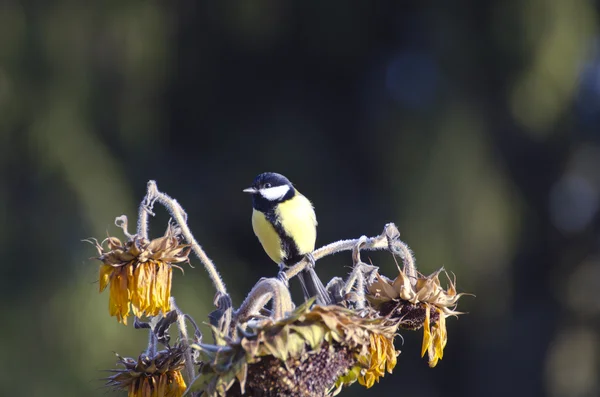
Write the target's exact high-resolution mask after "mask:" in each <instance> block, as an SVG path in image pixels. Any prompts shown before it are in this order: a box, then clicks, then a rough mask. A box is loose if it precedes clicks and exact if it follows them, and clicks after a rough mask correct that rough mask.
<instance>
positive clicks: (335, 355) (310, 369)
mask: <svg viewBox="0 0 600 397" xmlns="http://www.w3.org/2000/svg"><path fill="white" fill-rule="evenodd" d="M311 303H312V302H310V301H309V302H307V303H306V304H304V305H302V306H300V307H298V308H297V309H296V310H295V311H294V312H293V313H291V314H290V315H289V316H288V317H286V318H283V319H281V320H277V321H274V320H271V319H267V320H263V322H261V323H260V324H259V325H256V326H252V327H246V328H245V329H243V330H241V331H240V337H239V338H238V339H236V340H228V339H224V338H218V340H217V344H216V345H193V346H192V347H193V348H195V349H197V350H198V352H199V354H200V359H201V361H202V362H203V364H202V366H201V369H200V378H199V379H198V381H197V384H196V385H195V389H196V390H203V391H204V392H205V393H207V395H209V396H225V395H236V394H237V395H241V394H244V393H248V395H262V396H281V395H285V396H309V395H310V396H312V395H324V394H325V393H332V394H334V393H336V392H338V391H339V389H341V387H342V386H344V385H348V384H351V383H353V382H354V381H356V380H358V381H359V383H361V384H363V385H366V386H367V387H370V386H372V385H373V382H374V381H375V380H377V379H378V378H379V377H380V376H383V371H382V369H387V370H388V371H391V369H392V368H393V367H394V365H395V363H396V355H397V352H396V351H395V350H394V348H393V338H394V334H395V331H396V328H397V327H396V325H394V324H390V323H389V322H387V321H386V320H384V319H382V318H380V317H369V316H361V315H360V314H359V313H356V312H354V311H351V310H348V309H344V308H341V307H339V306H314V307H312V308H310V304H311ZM334 386H337V387H334Z"/></svg>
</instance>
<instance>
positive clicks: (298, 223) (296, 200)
mask: <svg viewBox="0 0 600 397" xmlns="http://www.w3.org/2000/svg"><path fill="white" fill-rule="evenodd" d="M275 214H276V215H277V218H278V219H279V220H280V222H281V225H282V226H283V230H285V233H286V234H287V235H288V236H290V237H292V239H293V240H294V242H295V243H296V247H297V248H298V253H299V254H301V255H303V254H308V253H310V252H313V251H314V250H315V241H316V240H317V216H316V215H315V210H314V209H313V206H312V204H311V202H310V201H308V199H307V198H306V197H304V196H303V195H301V194H300V193H299V192H296V195H295V196H294V197H293V198H292V199H290V200H287V201H284V202H283V203H280V204H279V205H278V206H277V208H276V210H275Z"/></svg>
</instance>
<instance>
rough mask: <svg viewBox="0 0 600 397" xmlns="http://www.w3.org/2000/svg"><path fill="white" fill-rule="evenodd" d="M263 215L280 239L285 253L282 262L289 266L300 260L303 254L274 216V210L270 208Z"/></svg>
mask: <svg viewBox="0 0 600 397" xmlns="http://www.w3.org/2000/svg"><path fill="white" fill-rule="evenodd" d="M265 217H266V218H267V220H268V221H269V222H270V223H271V225H273V227H274V228H275V232H276V233H277V235H278V236H279V238H280V239H281V245H282V248H283V252H284V253H285V258H284V260H283V263H284V264H285V265H286V266H290V265H293V264H294V263H296V262H298V261H300V260H301V259H302V257H303V256H304V255H302V254H300V252H299V251H300V250H299V249H298V246H297V245H296V242H295V241H294V239H293V238H291V237H290V236H289V235H288V234H287V233H286V232H285V229H284V228H283V225H282V224H281V222H279V220H278V219H277V217H276V216H275V210H274V209H271V210H270V211H268V212H267V213H265Z"/></svg>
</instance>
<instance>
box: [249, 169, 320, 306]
mask: <svg viewBox="0 0 600 397" xmlns="http://www.w3.org/2000/svg"><path fill="white" fill-rule="evenodd" d="M243 192H245V193H250V194H251V195H252V206H253V211H252V229H253V230H254V234H256V237H258V240H259V241H260V243H261V244H262V246H263V249H264V250H265V252H266V253H267V255H268V256H269V258H271V260H273V262H275V263H277V264H278V265H279V266H280V270H283V269H285V268H287V267H290V266H292V265H294V264H295V263H297V262H299V261H301V260H302V259H304V258H305V257H307V258H308V260H309V261H310V263H311V265H310V266H309V267H307V268H306V269H304V270H303V271H302V272H300V273H299V274H298V280H300V284H301V286H302V291H303V294H304V298H305V299H309V298H312V297H314V296H316V297H317V303H320V304H329V303H330V302H331V298H330V295H329V293H328V292H327V291H326V289H325V287H324V286H323V283H322V282H321V280H320V279H319V277H318V276H317V274H316V272H315V271H314V258H313V257H312V252H313V251H314V249H315V242H316V239H317V216H316V214H315V210H314V208H313V205H312V203H311V202H310V201H309V200H308V199H307V198H306V197H305V196H304V195H302V194H301V193H300V192H299V191H298V190H297V189H296V188H295V187H294V185H292V183H291V182H290V180H289V179H288V178H286V177H285V176H283V175H281V174H278V173H275V172H264V173H262V174H259V175H258V176H257V177H256V178H254V181H253V182H252V185H251V186H250V187H249V188H247V189H244V190H243Z"/></svg>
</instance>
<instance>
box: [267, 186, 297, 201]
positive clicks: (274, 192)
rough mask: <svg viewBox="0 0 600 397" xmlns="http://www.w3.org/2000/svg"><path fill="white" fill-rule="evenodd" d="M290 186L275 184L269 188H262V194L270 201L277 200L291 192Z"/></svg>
mask: <svg viewBox="0 0 600 397" xmlns="http://www.w3.org/2000/svg"><path fill="white" fill-rule="evenodd" d="M289 190H290V187H289V186H288V185H282V186H275V187H270V188H267V189H260V195H261V196H263V197H264V198H266V199H267V200H269V201H277V200H279V199H281V198H282V197H283V196H285V195H286V194H287V192H289Z"/></svg>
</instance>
